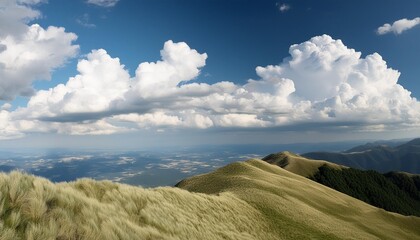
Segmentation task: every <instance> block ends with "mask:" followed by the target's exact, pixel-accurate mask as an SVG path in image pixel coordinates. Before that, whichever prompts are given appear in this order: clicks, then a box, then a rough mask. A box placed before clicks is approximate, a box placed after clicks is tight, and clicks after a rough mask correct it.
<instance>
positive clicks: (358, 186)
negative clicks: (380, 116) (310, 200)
mask: <svg viewBox="0 0 420 240" xmlns="http://www.w3.org/2000/svg"><path fill="white" fill-rule="evenodd" d="M263 160H264V161H266V162H268V163H271V164H274V165H277V166H279V167H282V168H284V169H286V170H288V171H290V172H293V173H296V174H299V175H301V176H304V177H308V178H310V179H312V180H314V181H316V182H318V183H321V184H323V185H325V186H327V187H330V188H333V189H335V190H337V191H340V192H342V193H345V194H347V195H349V196H352V197H355V198H357V199H359V200H362V201H364V202H366V203H369V204H371V205H373V206H376V207H380V208H383V209H385V210H387V211H391V212H396V213H400V214H404V215H415V216H420V176H418V175H413V174H407V173H397V172H390V173H387V174H381V173H378V172H376V171H372V170H370V171H362V170H358V169H353V168H347V167H344V166H340V165H336V164H334V163H329V162H326V161H321V160H312V159H308V158H305V157H302V156H299V155H296V154H293V153H290V152H281V153H276V154H270V155H268V156H267V157H265V158H263Z"/></svg>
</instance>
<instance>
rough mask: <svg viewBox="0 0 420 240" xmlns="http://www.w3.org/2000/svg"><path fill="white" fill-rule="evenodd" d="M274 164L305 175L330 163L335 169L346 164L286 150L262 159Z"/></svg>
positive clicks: (307, 175)
mask: <svg viewBox="0 0 420 240" xmlns="http://www.w3.org/2000/svg"><path fill="white" fill-rule="evenodd" d="M262 160H263V161H265V162H268V163H270V164H273V165H277V166H279V167H281V168H284V169H286V170H288V171H290V172H293V173H295V174H298V175H301V176H303V177H312V176H313V175H314V174H315V173H316V172H318V169H319V168H320V167H321V166H324V165H328V166H329V167H331V168H334V169H342V168H344V166H340V165H337V164H334V163H330V162H327V161H323V160H312V159H307V158H305V157H302V156H300V155H298V154H295V153H292V152H288V151H284V152H279V153H274V154H270V155H268V156H266V157H264V158H263V159H262Z"/></svg>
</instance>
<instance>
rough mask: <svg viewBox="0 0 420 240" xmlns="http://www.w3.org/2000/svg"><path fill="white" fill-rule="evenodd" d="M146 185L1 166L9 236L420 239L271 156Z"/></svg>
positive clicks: (410, 226)
mask: <svg viewBox="0 0 420 240" xmlns="http://www.w3.org/2000/svg"><path fill="white" fill-rule="evenodd" d="M178 187H180V188H185V189H187V190H191V191H193V192H190V191H186V190H183V189H180V188H171V187H163V188H153V189H144V188H138V187H133V186H128V185H123V184H116V183H112V182H108V181H93V180H88V179H82V180H79V181H76V182H72V183H59V184H53V183H51V182H50V181H48V180H46V179H43V178H38V177H34V176H30V175H26V174H22V173H19V172H12V173H11V174H0V239H203V240H205V239H309V238H311V239H314V238H315V239H416V238H419V237H420V228H418V226H420V218H416V217H405V216H402V215H398V214H393V213H388V212H386V211H384V210H381V209H378V208H375V207H372V206H370V205H368V204H365V203H363V202H361V201H359V200H356V199H354V198H351V197H349V196H347V195H344V194H342V193H339V192H337V191H334V190H332V189H330V188H327V187H325V186H322V185H320V184H318V183H315V182H313V181H311V180H309V179H306V178H304V177H301V176H299V175H296V174H293V173H291V172H288V171H286V170H284V169H281V168H279V167H277V166H273V165H270V164H268V163H265V162H263V161H261V160H250V161H247V162H238V163H233V164H230V165H228V166H226V167H223V168H220V169H218V170H217V171H214V172H213V173H209V174H205V175H200V176H196V177H193V178H190V179H187V180H184V181H182V182H180V183H179V184H178Z"/></svg>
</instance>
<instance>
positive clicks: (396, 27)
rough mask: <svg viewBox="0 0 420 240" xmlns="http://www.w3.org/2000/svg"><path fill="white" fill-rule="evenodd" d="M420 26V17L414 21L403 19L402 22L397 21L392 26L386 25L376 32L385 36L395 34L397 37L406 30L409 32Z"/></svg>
mask: <svg viewBox="0 0 420 240" xmlns="http://www.w3.org/2000/svg"><path fill="white" fill-rule="evenodd" d="M419 24H420V17H416V18H414V19H407V18H403V19H400V20H397V21H395V22H394V23H392V24H389V23H385V24H384V25H382V26H381V27H379V28H378V29H377V30H376V32H377V33H378V34H379V35H384V34H387V33H391V32H392V33H394V34H395V35H398V34H401V33H403V32H404V31H406V30H409V29H411V28H413V27H415V26H417V25H419Z"/></svg>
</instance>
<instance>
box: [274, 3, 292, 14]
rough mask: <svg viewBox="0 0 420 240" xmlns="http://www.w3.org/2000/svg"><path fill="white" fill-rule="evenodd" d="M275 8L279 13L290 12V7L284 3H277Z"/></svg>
mask: <svg viewBox="0 0 420 240" xmlns="http://www.w3.org/2000/svg"><path fill="white" fill-rule="evenodd" d="M276 5H277V7H278V8H279V10H280V12H287V11H289V10H290V5H289V4H286V3H282V4H280V3H277V4H276Z"/></svg>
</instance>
